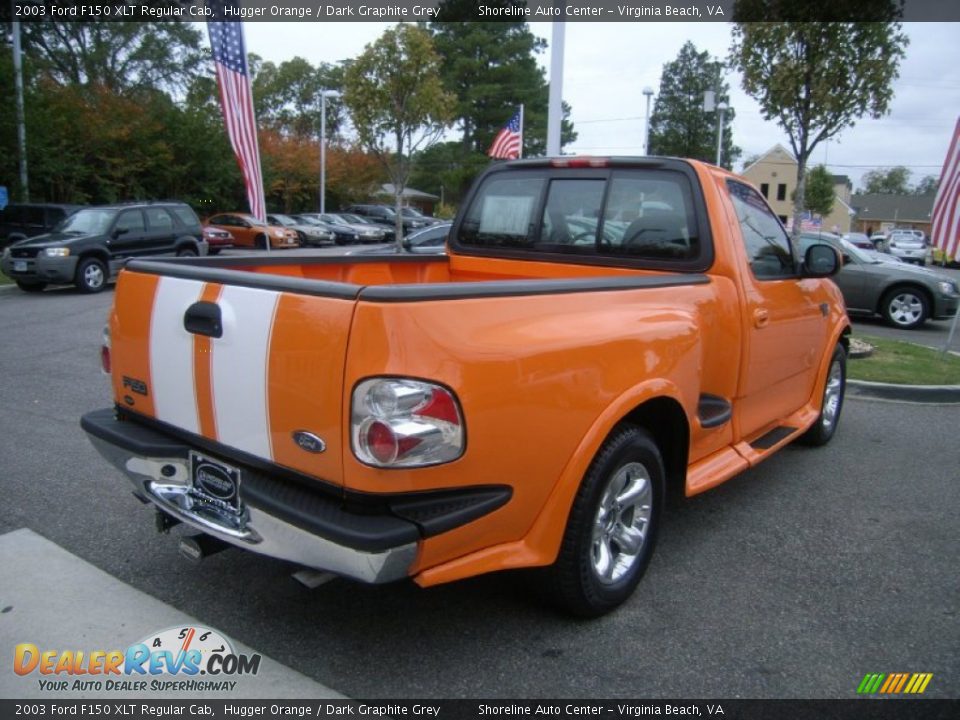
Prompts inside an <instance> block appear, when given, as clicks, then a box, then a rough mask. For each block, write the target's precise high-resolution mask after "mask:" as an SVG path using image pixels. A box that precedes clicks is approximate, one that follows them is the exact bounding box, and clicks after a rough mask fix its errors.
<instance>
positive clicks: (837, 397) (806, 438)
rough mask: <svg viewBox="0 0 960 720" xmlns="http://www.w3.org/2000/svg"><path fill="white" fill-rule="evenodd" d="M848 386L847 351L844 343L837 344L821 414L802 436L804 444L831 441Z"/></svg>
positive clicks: (824, 386)
mask: <svg viewBox="0 0 960 720" xmlns="http://www.w3.org/2000/svg"><path fill="white" fill-rule="evenodd" d="M846 387H847V351H846V350H845V349H844V347H843V345H837V347H836V348H835V349H834V351H833V357H832V358H830V368H829V369H828V370H827V380H826V382H825V383H824V384H823V398H822V401H821V403H820V415H819V417H817V421H816V422H815V423H814V424H813V425H812V426H811V427H810V429H809V430H807V432H805V433H804V434H803V435H801V436H800V442H801V443H803V444H804V445H813V446H815V447H818V446H820V445H826V444H827V443H828V442H830V438H832V437H833V434H834V433H835V432H836V431H837V423H838V422H840V411H841V410H842V409H843V395H844V391H845V390H846Z"/></svg>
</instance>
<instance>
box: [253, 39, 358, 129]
mask: <svg viewBox="0 0 960 720" xmlns="http://www.w3.org/2000/svg"><path fill="white" fill-rule="evenodd" d="M342 89H343V67H342V66H339V65H330V64H328V63H321V65H320V66H319V67H314V66H313V65H311V64H310V62H309V61H307V60H304V59H303V58H302V57H295V58H293V59H292V60H285V61H284V62H282V63H280V65H275V64H274V63H272V62H263V63H260V64H258V67H257V73H256V75H255V76H254V79H253V99H254V103H255V105H256V114H257V121H258V122H260V123H263V124H265V125H269V126H270V127H271V128H273V129H275V130H279V131H280V132H283V133H286V134H291V135H295V136H297V137H299V138H306V137H317V138H319V137H320V106H321V102H320V93H321V92H322V91H324V90H338V91H339V90H342ZM326 107H327V139H328V140H330V139H331V138H333V137H336V136H337V134H338V133H339V132H340V129H341V126H342V121H343V118H342V112H341V104H340V103H339V102H336V101H335V100H331V99H329V98H328V99H327V103H326Z"/></svg>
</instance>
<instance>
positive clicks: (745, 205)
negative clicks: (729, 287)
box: [727, 180, 795, 280]
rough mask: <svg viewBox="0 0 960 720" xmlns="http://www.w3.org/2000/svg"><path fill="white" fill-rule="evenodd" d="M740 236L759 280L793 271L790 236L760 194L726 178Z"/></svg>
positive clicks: (788, 274) (777, 276) (788, 273)
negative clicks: (738, 224) (738, 222)
mask: <svg viewBox="0 0 960 720" xmlns="http://www.w3.org/2000/svg"><path fill="white" fill-rule="evenodd" d="M727 188H728V189H729V191H730V198H731V200H732V201H733V207H734V210H735V211H736V213H737V220H739V221H740V235H741V237H742V238H743V244H744V246H745V248H746V250H747V259H748V261H749V262H750V269H751V270H752V271H753V275H754V277H756V278H757V279H758V280H774V279H777V278H785V277H792V276H793V275H794V274H795V267H794V262H793V254H792V253H791V252H790V238H789V237H788V236H787V232H786V230H784V229H783V225H781V224H780V221H779V220H778V219H777V216H776V215H774V214H773V213H772V212H771V211H770V208H769V207H767V204H766V203H765V202H764V201H763V198H762V197H760V193H758V192H757V191H756V190H754V189H753V188H751V187H750V186H749V185H744V184H743V183H740V182H736V181H735V180H727Z"/></svg>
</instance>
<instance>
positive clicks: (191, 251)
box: [177, 247, 197, 257]
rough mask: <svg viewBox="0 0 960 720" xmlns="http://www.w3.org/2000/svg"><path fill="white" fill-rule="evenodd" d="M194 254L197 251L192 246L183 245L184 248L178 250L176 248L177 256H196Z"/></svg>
mask: <svg viewBox="0 0 960 720" xmlns="http://www.w3.org/2000/svg"><path fill="white" fill-rule="evenodd" d="M196 256H197V251H196V250H194V249H193V248H188V247H185V248H181V249H180V250H177V257H196Z"/></svg>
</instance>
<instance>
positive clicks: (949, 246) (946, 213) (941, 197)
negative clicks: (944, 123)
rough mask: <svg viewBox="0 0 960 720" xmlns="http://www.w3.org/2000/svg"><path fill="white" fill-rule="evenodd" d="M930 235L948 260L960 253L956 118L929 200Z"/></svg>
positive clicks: (959, 157) (959, 166)
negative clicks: (934, 192)
mask: <svg viewBox="0 0 960 720" xmlns="http://www.w3.org/2000/svg"><path fill="white" fill-rule="evenodd" d="M930 239H931V240H932V241H933V244H934V245H935V246H936V247H938V248H940V249H941V250H943V254H944V255H945V256H946V257H947V259H948V260H956V259H958V257H960V118H958V119H957V125H956V127H955V128H954V129H953V140H952V141H951V142H950V149H949V150H947V159H946V160H944V161H943V172H942V173H940V188H939V189H938V190H937V198H936V200H934V201H933V222H932V223H931V226H930Z"/></svg>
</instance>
